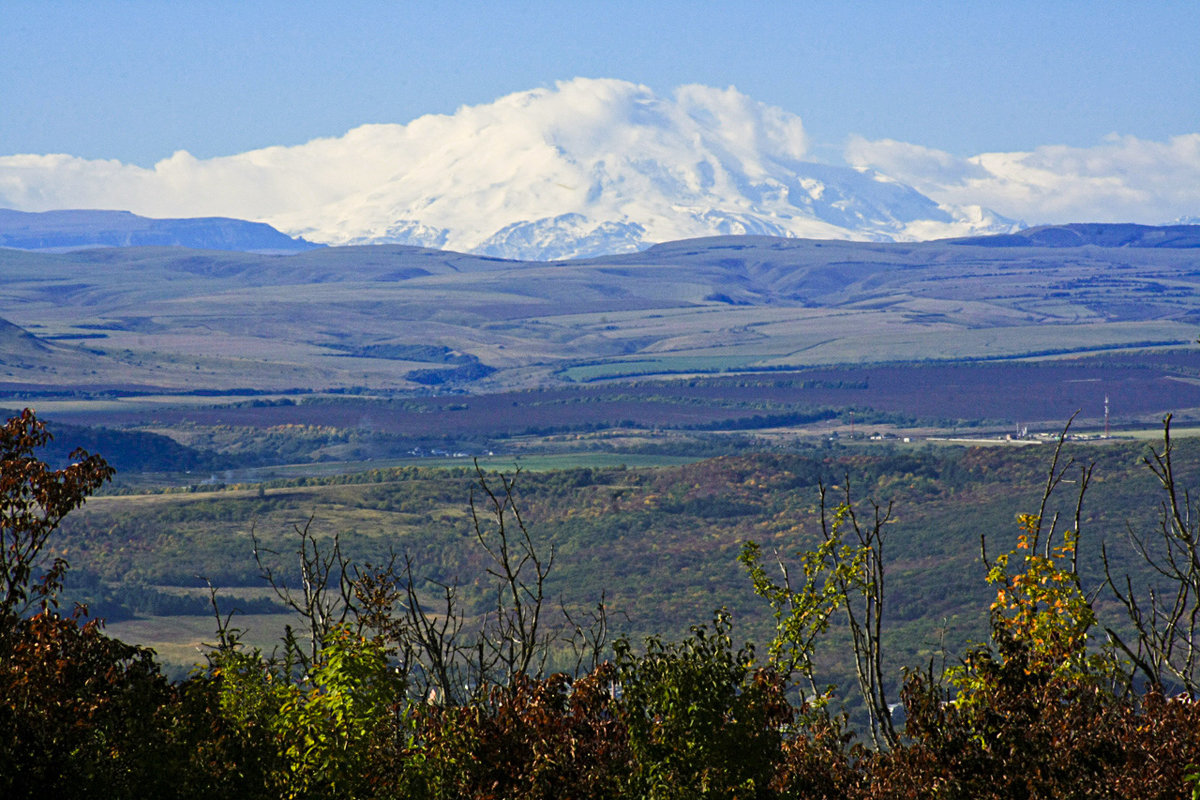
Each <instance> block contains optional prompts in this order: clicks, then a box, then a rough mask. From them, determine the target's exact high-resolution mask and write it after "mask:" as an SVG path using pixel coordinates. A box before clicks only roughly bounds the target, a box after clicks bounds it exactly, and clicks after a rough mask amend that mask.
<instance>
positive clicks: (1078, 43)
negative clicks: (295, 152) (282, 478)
mask: <svg viewBox="0 0 1200 800" xmlns="http://www.w3.org/2000/svg"><path fill="white" fill-rule="evenodd" d="M575 76H586V77H613V78H621V79H625V80H630V81H635V82H639V83H644V84H647V85H649V86H650V87H651V88H653V89H655V90H656V91H658V92H659V93H667V92H669V91H670V90H671V89H672V88H674V87H675V86H677V85H680V84H684V83H702V84H707V85H712V86H721V87H724V86H729V85H734V86H736V87H737V88H738V89H740V90H741V91H742V92H744V93H746V94H748V95H750V96H751V97H753V98H755V99H757V100H759V101H762V102H765V103H768V104H771V105H777V106H780V107H782V108H784V109H786V110H788V111H791V112H793V113H796V114H799V115H800V116H801V117H802V118H803V119H804V122H805V125H806V127H807V129H808V131H809V134H810V136H811V137H812V139H813V140H814V145H816V147H815V150H814V155H817V156H827V157H829V158H831V159H836V158H837V156H838V153H839V152H840V146H841V145H842V144H843V143H844V142H845V140H846V139H847V137H848V136H850V135H851V134H860V135H862V136H865V137H867V138H869V139H878V138H884V137H889V138H893V139H898V140H902V141H908V142H913V143H917V144H922V145H926V146H929V147H935V148H938V149H942V150H946V151H949V152H951V153H954V154H956V155H960V156H965V155H971V154H974V153H978V152H983V151H991V150H1020V149H1028V148H1032V147H1034V146H1036V145H1042V144H1069V145H1079V146H1086V145H1091V144H1094V143H1095V142H1097V141H1098V140H1099V139H1100V138H1101V137H1103V136H1104V135H1106V134H1108V133H1113V132H1116V133H1121V134H1132V135H1135V136H1138V137H1142V138H1149V139H1159V140H1161V139H1165V138H1166V137H1168V136H1170V135H1173V134H1180V133H1191V132H1196V131H1200V6H1197V4H1196V3H1195V2H1120V3H1114V2H1083V1H1082V0H1080V1H1079V2H1066V1H1060V2H1055V1H1054V0H1050V1H1049V2H1047V0H1040V2H1023V1H1022V2H1000V3H985V2H974V0H960V2H953V3H951V2H944V3H937V2H892V3H882V2H815V3H805V2H788V3H781V2H657V3H655V2H640V3H635V2H604V3H599V2H596V3H579V2H500V1H499V0H496V1H494V2H458V3H445V2H438V3H433V2H428V3H427V2H390V3H385V2H357V3H356V2H346V3H331V2H330V3H310V2H274V0H266V1H264V0H253V1H251V2H242V1H239V2H187V1H186V0H179V1H178V2H167V1H166V0H154V2H122V1H121V0H108V1H107V2H103V1H101V2H97V1H96V0H90V1H89V2H56V1H55V0H39V2H26V0H0V155H10V154H15V153H51V152H64V153H71V154H73V155H78V156H84V157H88V158H115V159H119V160H122V161H126V162H130V163H136V164H141V165H147V166H148V165H150V164H152V163H153V162H155V161H157V160H158V159H160V158H164V157H166V156H168V155H170V154H171V153H172V152H174V151H175V150H178V149H184V150H188V151H189V152H191V153H192V154H194V155H196V156H198V157H209V156H215V155H227V154H233V153H237V152H242V151H244V150H248V149H251V148H256V147H263V146H267V145H273V144H283V145H288V144H297V143H301V142H304V141H307V140H309V139H312V138H315V137H318V136H336V135H340V134H341V133H344V132H345V131H346V130H348V129H350V128H352V127H355V126H357V125H360V124H363V123H368V122H399V123H404V122H408V121H410V120H412V119H413V118H415V117H417V116H420V115H422V114H427V113H448V112H452V111H453V110H455V109H456V108H458V107H459V106H461V105H465V104H477V103H486V102H490V101H491V100H494V99H496V98H497V97H499V96H501V95H504V94H507V93H510V92H513V91H519V90H523V89H530V88H534V87H538V86H546V85H551V84H553V82H554V81H556V80H560V79H567V78H572V77H575Z"/></svg>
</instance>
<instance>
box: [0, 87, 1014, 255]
mask: <svg viewBox="0 0 1200 800" xmlns="http://www.w3.org/2000/svg"><path fill="white" fill-rule="evenodd" d="M164 176H170V178H169V180H168V179H167V178H166V177H164ZM47 187H51V188H47ZM55 198H59V199H60V202H61V201H63V200H66V199H67V198H70V199H69V202H71V203H74V204H77V205H76V207H79V205H81V204H84V203H89V202H90V203H93V204H104V207H109V208H112V207H116V208H128V209H131V210H133V211H137V212H139V213H145V211H146V209H148V208H153V209H156V210H157V209H173V210H175V211H173V212H167V213H174V214H175V215H178V216H186V215H187V211H188V210H191V209H200V208H203V209H205V210H206V211H207V210H208V209H220V210H221V213H223V214H228V215H230V216H235V217H242V218H245V219H254V220H258V221H260V222H266V223H269V224H270V225H273V226H274V227H275V228H276V229H278V230H280V231H283V232H284V233H286V234H288V235H290V236H300V237H304V238H305V239H307V240H309V241H312V242H321V243H324V244H331V245H358V244H403V245H415V246H420V247H431V248H438V249H443V250H453V251H457V252H463V253H473V254H477V255H486V256H494V257H502V258H509V259H522V260H536V261H549V260H557V259H568V258H581V257H593V256H600V255H607V254H613V253H629V252H634V251H638V250H644V249H646V248H647V247H649V246H651V245H653V244H657V243H661V242H667V241H677V240H680V239H688V238H695V237H702V236H716V235H742V234H752V235H764V236H780V237H788V238H810V239H843V240H862V241H918V240H929V239H938V238H947V237H954V236H969V235H977V234H986V233H1010V232H1012V231H1014V230H1018V229H1019V228H1020V227H1022V225H1021V224H1020V223H1018V222H1016V221H1014V220H1011V219H1006V218H1004V217H1001V216H999V215H997V214H994V213H992V212H990V211H988V210H986V209H984V208H981V207H979V206H970V205H968V206H951V205H945V204H939V203H937V202H935V201H934V200H932V199H930V198H929V197H927V196H926V195H924V194H921V193H920V192H919V191H917V190H916V189H914V188H912V187H911V186H909V185H906V184H904V183H902V182H900V181H897V180H895V179H893V178H891V177H889V176H887V175H885V174H882V173H880V172H877V171H874V170H872V169H868V168H861V169H858V168H852V167H848V166H835V165H830V164H821V163H816V162H814V161H813V160H812V157H811V155H810V153H809V142H808V137H807V134H806V133H805V130H804V127H803V124H802V123H801V120H800V118H799V117H798V116H796V115H794V114H790V113H788V112H786V111H783V110H782V109H779V108H775V107H772V106H768V105H765V104H763V103H759V102H757V101H755V100H753V99H751V98H749V97H747V96H746V95H743V94H741V93H740V92H738V91H737V90H735V89H732V88H730V89H714V88H711V87H705V86H684V87H680V88H679V89H677V90H675V91H674V92H673V93H672V94H671V95H669V96H666V95H658V94H656V93H655V92H654V91H652V90H651V89H649V88H648V87H645V86H641V85H637V84H633V83H628V82H625V81H619V80H610V79H584V78H577V79H575V80H571V81H563V82H560V83H558V84H556V85H555V86H554V87H553V88H542V89H534V90H532V91H526V92H519V93H516V94H512V95H509V96H507V97H502V98H500V99H499V100H496V101H495V102H493V103H489V104H485V105H479V106H471V107H464V108H460V109H459V110H458V111H456V112H455V113H454V114H449V115H429V116H425V117H421V118H419V119H416V120H414V121H412V122H410V123H408V124H406V125H398V124H378V125H364V126H361V127H358V128H355V129H353V130H351V131H349V132H348V133H346V134H345V135H343V136H340V137H336V138H327V139H317V140H314V141H311V142H308V143H305V144H301V145H297V146H294V147H270V148H265V149H262V150H256V151H253V152H249V153H241V154H238V155H232V156H227V157H222V158H215V159H206V160H201V159H196V158H194V157H192V156H191V155H189V154H188V153H186V152H179V153H176V154H175V155H173V156H172V157H171V158H169V159H165V160H164V161H162V162H160V163H159V164H157V165H155V167H154V168H153V169H144V168H142V167H137V166H133V165H121V164H115V163H113V162H99V161H87V160H84V159H76V158H73V157H71V156H66V155H61V154H60V155H45V156H34V155H28V156H10V157H5V158H2V159H0V204H4V205H8V206H10V207H14V208H23V209H35V208H36V209H47V208H53V207H54V206H53V205H48V203H53V202H54V200H55ZM179 212H183V213H179ZM162 215H164V216H165V215H167V214H166V213H164V214H162ZM154 216H160V214H159V213H157V211H156V213H155V214H154ZM131 221H132V220H131ZM0 224H3V223H2V221H0ZM212 224H214V223H213V221H209V222H208V223H207V224H206V225H204V226H201V227H211V226H212ZM134 234H135V231H133V230H130V231H129V233H128V235H124V234H122V235H118V236H116V237H115V238H110V239H109V240H106V241H105V242H104V243H106V244H119V245H125V244H170V243H177V244H183V243H185V241H186V243H187V246H197V247H219V248H223V249H230V248H236V249H272V248H276V247H281V248H285V247H286V246H287V245H286V244H285V243H278V244H272V243H270V242H264V243H262V244H259V243H255V244H253V245H252V246H248V245H246V244H243V243H241V242H239V241H234V240H233V238H232V234H233V232H232V231H229V233H228V235H226V232H225V231H221V235H218V236H216V237H215V239H213V240H207V239H206V240H205V241H204V242H203V243H194V240H190V239H188V240H185V239H184V238H183V236H182V234H179V235H178V236H175V235H174V233H171V234H168V233H167V232H166V231H164V230H161V229H160V228H155V227H153V226H152V227H151V228H145V227H142V228H138V229H137V230H136V235H134ZM9 236H10V238H9V240H8V243H7V246H10V247H44V246H62V245H57V244H55V245H50V244H47V243H45V242H41V240H39V239H37V238H36V236H25V237H23V238H20V239H13V238H11V237H12V234H11V232H10V234H9ZM56 241H57V240H56ZM74 241H78V242H80V243H82V240H73V242H74ZM15 242H20V243H15ZM0 244H3V242H0ZM70 246H75V245H74V244H71V245H70Z"/></svg>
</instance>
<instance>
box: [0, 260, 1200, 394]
mask: <svg viewBox="0 0 1200 800" xmlns="http://www.w3.org/2000/svg"><path fill="white" fill-rule="evenodd" d="M1033 243H1034V244H1036V242H1033ZM0 275H3V277H4V280H5V285H6V292H5V295H4V298H3V299H2V300H0V317H4V318H7V319H9V320H11V321H12V322H13V323H14V324H16V325H19V326H22V327H24V328H26V329H27V330H29V331H30V332H31V333H33V334H35V335H37V336H39V337H42V338H43V339H50V340H52V341H56V342H58V343H59V344H60V345H61V346H62V347H64V348H71V349H73V350H74V351H76V353H77V357H76V358H74V359H73V360H72V359H66V358H60V359H59V362H60V364H58V365H55V366H51V367H48V368H46V369H42V368H41V367H42V366H43V365H41V364H29V365H22V364H6V365H5V368H4V370H3V371H2V372H0V381H5V382H8V383H12V384H20V383H26V384H34V385H57V386H64V385H72V386H76V387H81V386H88V385H114V384H117V385H128V386H141V387H159V388H160V389H161V388H165V389H167V390H170V391H179V390H185V389H188V388H194V387H196V386H202V387H205V388H211V389H221V388H225V389H228V388H235V387H246V386H254V387H256V388H260V389H270V390H276V391H278V390H280V389H286V388H289V387H308V388H314V389H328V388H331V387H341V388H346V387H363V388H365V389H374V390H380V389H419V388H421V387H422V386H428V385H430V381H431V380H432V381H435V382H436V383H437V384H438V385H444V386H448V387H456V386H457V387H471V388H473V389H476V388H477V389H485V388H487V387H492V388H497V387H512V386H530V385H534V384H546V383H553V382H560V381H563V380H590V379H594V378H597V377H613V376H630V375H641V374H662V373H679V372H690V371H701V372H703V371H708V370H714V369H727V370H748V369H763V368H778V367H781V366H801V365H817V364H838V363H858V362H864V361H869V362H881V361H894V360H903V361H912V360H919V359H926V358H936V359H980V358H984V359H990V358H1010V357H1018V356H1030V355H1035V356H1038V357H1045V356H1047V355H1053V354H1061V353H1072V352H1091V351H1097V350H1121V349H1130V348H1135V349H1144V348H1146V347H1150V346H1163V345H1178V344H1182V343H1189V342H1192V341H1194V339H1195V328H1196V323H1197V321H1198V320H1200V305H1198V302H1197V298H1198V295H1197V281H1198V279H1197V275H1196V264H1195V250H1194V249H1191V248H1185V247H1173V246H1172V247H1098V246H1086V247H1061V246H1006V247H994V246H993V247H984V246H973V245H971V244H965V243H954V242H926V243H917V244H903V245H901V244H869V243H856V242H816V241H804V240H777V239H766V238H760V237H730V238H718V239H711V240H697V241H692V242H678V243H673V244H670V245H662V246H659V247H655V248H652V249H651V250H649V251H647V252H645V253H639V254H634V255H628V256H618V257H611V258H604V259H594V260H589V261H578V262H561V263H541V262H512V261H502V260H498V259H486V258H479V257H474V256H464V255H460V254H453V253H443V252H439V251H431V250H421V249H417V248H405V247H359V248H354V247H351V248H328V249H323V250H315V251H310V252H307V253H300V254H295V255H289V256H262V255H253V254H239V253H227V252H206V251H195V250H184V249H172V248H129V249H108V250H103V249H102V250H89V251H83V252H78V253H70V254H59V255H48V254H32V253H22V252H17V251H0ZM79 355H86V356H87V358H80V357H78V356H79ZM447 358H450V359H451V362H447Z"/></svg>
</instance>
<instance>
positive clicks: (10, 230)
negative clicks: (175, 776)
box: [0, 208, 319, 253]
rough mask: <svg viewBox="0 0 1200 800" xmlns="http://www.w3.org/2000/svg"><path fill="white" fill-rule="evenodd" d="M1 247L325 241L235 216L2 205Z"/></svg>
mask: <svg viewBox="0 0 1200 800" xmlns="http://www.w3.org/2000/svg"><path fill="white" fill-rule="evenodd" d="M0 247H9V248H13V249H17V250H47V251H54V250H60V251H61V250H72V249H79V248H91V247H188V248H192V249H198V250H233V251H242V252H287V253H291V252H301V251H304V250H311V249H313V248H315V247H319V245H316V244H313V243H312V242H306V241H304V240H303V239H299V238H293V237H290V236H287V235H286V234H284V233H281V232H280V231H278V230H276V229H275V228H273V227H271V226H270V225H267V224H266V223H262V222H249V221H247V220H241V219H233V218H230V217H185V218H177V219H155V218H150V217H142V216H139V215H137V214H134V213H132V212H129V211H112V210H103V209H62V210H57V211H42V212H33V211H15V210H12V209H7V208H0Z"/></svg>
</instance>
